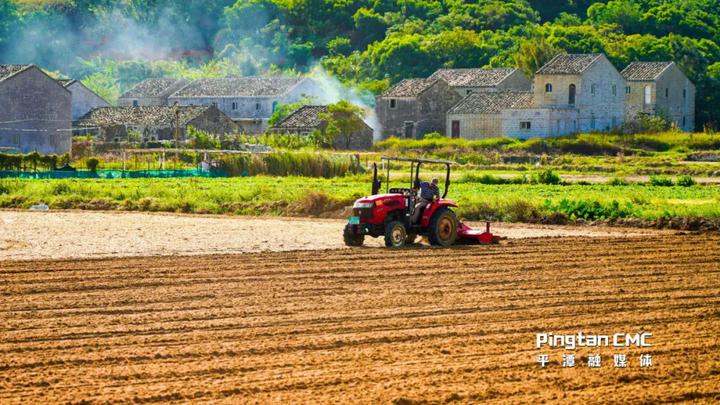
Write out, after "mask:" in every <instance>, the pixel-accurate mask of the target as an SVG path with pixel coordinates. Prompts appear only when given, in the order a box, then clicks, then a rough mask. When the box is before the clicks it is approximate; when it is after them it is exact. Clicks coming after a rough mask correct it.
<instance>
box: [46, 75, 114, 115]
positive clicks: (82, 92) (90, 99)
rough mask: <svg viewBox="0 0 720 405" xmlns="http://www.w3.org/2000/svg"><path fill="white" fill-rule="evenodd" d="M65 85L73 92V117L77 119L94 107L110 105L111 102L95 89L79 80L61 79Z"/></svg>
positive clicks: (59, 81) (61, 82)
mask: <svg viewBox="0 0 720 405" xmlns="http://www.w3.org/2000/svg"><path fill="white" fill-rule="evenodd" d="M58 83H60V84H61V85H62V86H63V87H65V88H66V89H68V90H70V93H72V119H73V121H76V120H78V119H80V117H82V116H83V115H85V114H87V113H88V112H89V111H90V110H92V109H93V108H98V107H110V103H108V102H107V101H105V99H104V98H102V97H100V96H98V95H97V94H96V93H95V92H94V91H92V90H90V89H88V88H87V87H85V85H84V84H82V82H81V81H79V80H72V79H60V80H58Z"/></svg>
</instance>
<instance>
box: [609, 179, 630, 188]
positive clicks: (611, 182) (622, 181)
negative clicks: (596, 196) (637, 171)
mask: <svg viewBox="0 0 720 405" xmlns="http://www.w3.org/2000/svg"><path fill="white" fill-rule="evenodd" d="M607 184H608V185H609V186H627V185H628V184H629V183H628V182H627V180H625V179H623V178H622V177H613V178H612V179H610V180H609V181H608V182H607Z"/></svg>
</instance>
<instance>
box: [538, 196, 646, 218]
mask: <svg viewBox="0 0 720 405" xmlns="http://www.w3.org/2000/svg"><path fill="white" fill-rule="evenodd" d="M546 208H547V209H548V210H551V211H555V212H559V213H562V214H565V215H567V216H568V217H570V219H578V218H581V219H585V220H588V221H596V220H604V219H617V218H625V217H629V216H631V215H632V204H630V203H626V204H625V206H620V203H619V202H617V201H615V200H613V201H612V202H611V203H610V204H609V205H604V204H602V203H600V202H599V201H572V200H568V199H562V200H561V201H560V203H559V204H557V205H553V204H552V203H550V202H549V201H546Z"/></svg>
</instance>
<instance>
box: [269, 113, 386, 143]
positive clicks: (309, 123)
mask: <svg viewBox="0 0 720 405" xmlns="http://www.w3.org/2000/svg"><path fill="white" fill-rule="evenodd" d="M327 112H328V108H327V106H324V105H304V106H302V107H300V108H298V109H297V110H295V111H293V112H292V113H290V115H288V116H287V117H285V118H284V119H283V120H281V121H280V122H278V123H277V124H275V125H274V126H273V127H272V128H270V130H269V132H272V133H280V134H300V135H309V134H311V133H312V132H314V131H320V132H321V133H324V132H325V128H326V127H327V122H326V121H324V120H323V119H322V118H321V117H320V114H323V113H327ZM363 124H364V126H363V127H362V129H360V130H359V131H356V132H355V133H352V134H341V135H340V136H339V137H338V138H336V139H335V140H334V142H333V147H334V148H335V149H347V150H367V149H370V148H372V144H373V129H372V128H371V127H370V126H369V125H368V124H367V123H365V122H363Z"/></svg>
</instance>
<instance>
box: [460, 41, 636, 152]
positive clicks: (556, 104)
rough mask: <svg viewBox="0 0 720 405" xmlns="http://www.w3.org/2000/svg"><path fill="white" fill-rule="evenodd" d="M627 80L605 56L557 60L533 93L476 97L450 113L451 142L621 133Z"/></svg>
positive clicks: (543, 73) (535, 83) (544, 69)
mask: <svg viewBox="0 0 720 405" xmlns="http://www.w3.org/2000/svg"><path fill="white" fill-rule="evenodd" d="M624 89H625V80H624V79H623V77H622V76H621V75H620V73H619V72H618V71H617V69H615V67H614V66H613V65H612V64H611V63H610V61H609V60H608V59H607V58H606V57H605V55H602V54H574V55H567V54H566V55H558V56H556V57H555V58H553V59H552V60H551V61H550V62H548V63H547V64H546V65H545V66H543V67H541V68H540V69H539V70H538V71H537V72H536V74H535V77H534V80H533V86H532V91H531V92H529V93H528V92H512V91H511V92H507V91H500V92H499V93H498V94H496V95H494V96H493V95H492V94H486V95H484V96H479V95H478V93H472V94H470V95H468V96H467V97H466V98H465V99H463V100H462V101H461V102H460V103H459V104H458V105H456V106H455V107H454V108H453V109H451V110H450V111H449V113H448V117H447V124H446V125H447V126H448V127H450V128H451V131H450V136H451V137H462V138H472V139H475V138H490V137H501V136H504V137H513V138H522V139H526V138H530V137H549V136H562V135H568V134H573V133H577V132H592V131H606V130H611V129H616V128H620V127H621V126H622V125H623V123H624V121H625V95H624V91H625V90H624Z"/></svg>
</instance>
